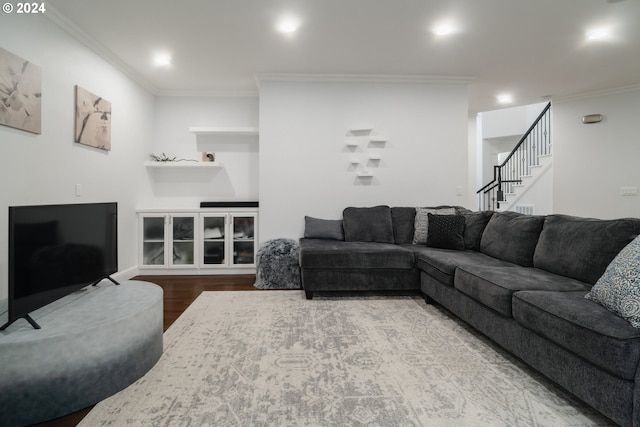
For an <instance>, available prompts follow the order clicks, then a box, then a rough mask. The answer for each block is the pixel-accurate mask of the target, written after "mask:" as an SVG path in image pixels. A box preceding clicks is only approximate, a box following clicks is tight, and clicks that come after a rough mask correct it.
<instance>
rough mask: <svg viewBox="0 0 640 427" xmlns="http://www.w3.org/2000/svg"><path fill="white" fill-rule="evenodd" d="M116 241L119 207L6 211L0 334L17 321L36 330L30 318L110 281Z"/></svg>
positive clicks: (71, 206) (91, 205) (73, 206)
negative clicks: (5, 294)
mask: <svg viewBox="0 0 640 427" xmlns="http://www.w3.org/2000/svg"><path fill="white" fill-rule="evenodd" d="M117 236H118V204H117V203H84V204H67V205H40V206H10V207H9V301H8V322H7V323H6V324H5V325H3V326H2V327H0V330H2V329H5V328H6V327H7V326H9V325H10V324H11V323H13V322H15V321H16V320H17V319H20V318H25V319H26V320H27V321H29V323H31V325H32V326H33V327H34V328H39V326H38V325H37V323H35V322H34V321H33V319H32V318H31V317H30V316H29V313H31V312H32V311H34V310H37V309H38V308H40V307H43V306H45V305H47V304H49V303H51V302H53V301H55V300H57V299H59V298H62V297H63V296H65V295H68V294H70V293H72V292H75V291H77V290H78V289H81V288H83V287H85V286H88V285H92V284H97V283H98V282H100V281H101V280H103V279H106V278H108V279H111V277H110V275H111V274H114V273H115V272H117V271H118V242H117ZM111 280H112V281H113V279H111ZM113 282H114V283H116V284H117V282H115V281H113Z"/></svg>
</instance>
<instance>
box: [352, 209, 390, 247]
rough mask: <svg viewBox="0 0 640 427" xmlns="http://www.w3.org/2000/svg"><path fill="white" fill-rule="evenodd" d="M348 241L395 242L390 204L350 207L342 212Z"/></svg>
mask: <svg viewBox="0 0 640 427" xmlns="http://www.w3.org/2000/svg"><path fill="white" fill-rule="evenodd" d="M342 226H343V228H344V239H345V240H346V241H347V242H378V243H393V223H392V221H391V208H389V206H374V207H371V208H355V207H348V208H346V209H345V210H344V211H343V212H342Z"/></svg>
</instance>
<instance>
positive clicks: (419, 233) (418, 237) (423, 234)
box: [413, 208, 456, 245]
mask: <svg viewBox="0 0 640 427" xmlns="http://www.w3.org/2000/svg"><path fill="white" fill-rule="evenodd" d="M455 213H456V208H416V218H415V220H414V228H415V231H414V232H413V244H414V245H426V244H427V234H428V232H429V216H428V215H429V214H436V215H455Z"/></svg>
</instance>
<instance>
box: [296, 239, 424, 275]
mask: <svg viewBox="0 0 640 427" xmlns="http://www.w3.org/2000/svg"><path fill="white" fill-rule="evenodd" d="M299 259H300V267H302V268H322V269H357V268H371V269H376V268H378V269H387V268H395V269H411V268H413V267H414V265H415V256H414V254H413V252H412V251H410V250H409V249H406V248H403V247H401V246H398V245H393V244H387V243H371V242H339V241H336V240H324V239H300V254H299Z"/></svg>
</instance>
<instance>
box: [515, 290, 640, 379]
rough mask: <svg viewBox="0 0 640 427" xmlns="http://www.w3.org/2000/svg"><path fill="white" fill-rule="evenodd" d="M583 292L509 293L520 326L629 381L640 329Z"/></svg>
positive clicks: (639, 343)
mask: <svg viewBox="0 0 640 427" xmlns="http://www.w3.org/2000/svg"><path fill="white" fill-rule="evenodd" d="M585 294H586V291H580V292H548V291H522V292H516V293H515V294H514V295H513V317H514V319H515V320H516V321H517V322H518V323H519V324H520V325H522V326H523V327H525V328H527V329H529V330H531V331H534V332H535V333H537V334H539V335H540V336H542V337H544V338H546V339H548V340H549V341H552V342H554V343H556V344H557V345H559V346H561V347H563V348H565V349H567V350H569V351H571V352H573V353H575V354H576V355H578V356H579V357H583V358H585V359H587V360H588V361H590V362H591V363H593V364H595V365H597V366H599V367H600V368H602V369H603V370H605V371H607V372H610V373H612V374H614V375H616V376H618V377H621V378H624V379H627V380H631V381H632V380H633V379H634V376H635V374H636V368H637V367H638V360H639V359H640V330H638V329H636V328H634V327H632V326H631V325H629V323H627V322H626V321H625V320H624V319H622V318H620V317H618V316H616V315H615V314H613V313H611V312H610V311H609V310H607V309H605V308H604V307H602V306H601V305H599V304H596V303H594V302H592V301H589V300H587V299H585V298H584V295H585Z"/></svg>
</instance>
